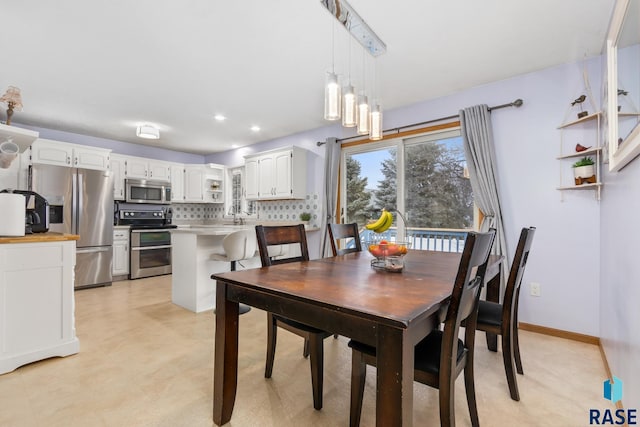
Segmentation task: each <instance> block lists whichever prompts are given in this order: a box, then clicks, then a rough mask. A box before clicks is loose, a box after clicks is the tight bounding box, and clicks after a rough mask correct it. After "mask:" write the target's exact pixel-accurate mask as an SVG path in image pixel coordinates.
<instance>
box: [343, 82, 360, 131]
mask: <svg viewBox="0 0 640 427" xmlns="http://www.w3.org/2000/svg"><path fill="white" fill-rule="evenodd" d="M343 98H344V99H343V101H342V126H344V127H346V128H352V127H355V126H356V125H357V124H358V103H357V98H356V92H355V90H354V88H353V86H352V85H347V86H345V88H344V96H343Z"/></svg>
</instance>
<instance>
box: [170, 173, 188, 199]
mask: <svg viewBox="0 0 640 427" xmlns="http://www.w3.org/2000/svg"><path fill="white" fill-rule="evenodd" d="M184 173H185V172H184V165H178V164H174V165H171V167H170V174H171V201H172V202H184Z"/></svg>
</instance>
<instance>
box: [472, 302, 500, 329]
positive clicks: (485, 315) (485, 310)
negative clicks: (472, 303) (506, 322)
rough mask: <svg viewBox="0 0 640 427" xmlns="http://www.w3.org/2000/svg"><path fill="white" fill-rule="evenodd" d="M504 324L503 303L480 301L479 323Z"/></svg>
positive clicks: (498, 325)
mask: <svg viewBox="0 0 640 427" xmlns="http://www.w3.org/2000/svg"><path fill="white" fill-rule="evenodd" d="M482 324H484V325H491V326H497V327H500V326H502V304H497V303H495V302H490V301H480V303H479V304H478V325H482Z"/></svg>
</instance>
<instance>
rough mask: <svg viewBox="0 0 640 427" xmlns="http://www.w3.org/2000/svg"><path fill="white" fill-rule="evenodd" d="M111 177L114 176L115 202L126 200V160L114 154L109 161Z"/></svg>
mask: <svg viewBox="0 0 640 427" xmlns="http://www.w3.org/2000/svg"><path fill="white" fill-rule="evenodd" d="M109 167H110V169H111V175H113V198H114V200H124V171H125V158H124V157H121V156H118V155H117V154H112V155H111V158H110V160H109Z"/></svg>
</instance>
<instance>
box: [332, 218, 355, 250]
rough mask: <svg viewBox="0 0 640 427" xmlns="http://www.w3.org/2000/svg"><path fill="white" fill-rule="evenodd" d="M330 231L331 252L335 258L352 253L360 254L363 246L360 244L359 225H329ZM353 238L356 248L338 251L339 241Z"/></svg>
mask: <svg viewBox="0 0 640 427" xmlns="http://www.w3.org/2000/svg"><path fill="white" fill-rule="evenodd" d="M327 228H328V229H329V240H331V250H332V251H333V256H337V255H344V254H348V253H350V252H360V251H361V250H362V245H361V244H360V233H359V232H358V224H356V223H355V222H354V223H352V224H327ZM349 238H352V239H353V242H354V246H353V247H352V248H347V247H344V248H341V249H338V245H337V243H338V242H337V240H339V239H349Z"/></svg>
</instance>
